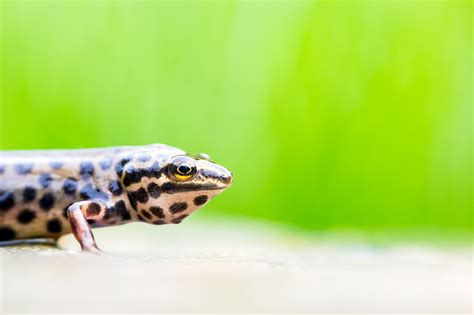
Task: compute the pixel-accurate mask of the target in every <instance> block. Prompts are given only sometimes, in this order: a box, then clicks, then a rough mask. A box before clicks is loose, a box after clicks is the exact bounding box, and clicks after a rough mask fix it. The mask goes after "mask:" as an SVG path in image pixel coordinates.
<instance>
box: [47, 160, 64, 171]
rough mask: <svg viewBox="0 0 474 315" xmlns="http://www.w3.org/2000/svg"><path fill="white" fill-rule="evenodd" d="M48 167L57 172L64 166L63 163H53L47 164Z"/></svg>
mask: <svg viewBox="0 0 474 315" xmlns="http://www.w3.org/2000/svg"><path fill="white" fill-rule="evenodd" d="M49 166H51V168H52V169H53V170H59V169H61V168H62V167H63V166H64V163H63V162H58V161H55V162H51V163H49Z"/></svg>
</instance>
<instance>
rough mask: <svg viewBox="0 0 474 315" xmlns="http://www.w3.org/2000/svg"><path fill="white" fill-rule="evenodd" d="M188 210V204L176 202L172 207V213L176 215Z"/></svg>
mask: <svg viewBox="0 0 474 315" xmlns="http://www.w3.org/2000/svg"><path fill="white" fill-rule="evenodd" d="M187 208H188V204H187V203H186V202H175V203H173V204H172V205H171V206H170V212H171V213H173V214H175V213H178V212H182V211H184V210H186V209H187Z"/></svg>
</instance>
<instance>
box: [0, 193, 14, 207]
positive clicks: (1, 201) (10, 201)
mask: <svg viewBox="0 0 474 315" xmlns="http://www.w3.org/2000/svg"><path fill="white" fill-rule="evenodd" d="M14 205H15V198H14V197H13V194H12V193H11V192H9V191H5V192H3V193H2V192H0V210H3V211H7V210H10V209H11V208H12V207H13V206H14Z"/></svg>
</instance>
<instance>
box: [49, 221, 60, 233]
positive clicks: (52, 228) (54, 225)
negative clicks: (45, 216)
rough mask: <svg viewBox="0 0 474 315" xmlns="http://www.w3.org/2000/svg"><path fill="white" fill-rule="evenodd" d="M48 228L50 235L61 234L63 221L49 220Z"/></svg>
mask: <svg viewBox="0 0 474 315" xmlns="http://www.w3.org/2000/svg"><path fill="white" fill-rule="evenodd" d="M46 227H47V229H48V232H50V233H59V232H61V230H62V227H61V221H60V220H59V219H51V220H49V221H48V224H47V225H46Z"/></svg>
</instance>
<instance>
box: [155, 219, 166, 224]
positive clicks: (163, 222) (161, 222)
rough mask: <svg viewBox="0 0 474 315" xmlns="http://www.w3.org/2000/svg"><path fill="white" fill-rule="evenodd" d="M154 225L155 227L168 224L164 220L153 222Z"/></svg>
mask: <svg viewBox="0 0 474 315" xmlns="http://www.w3.org/2000/svg"><path fill="white" fill-rule="evenodd" d="M153 224H155V225H163V224H166V222H165V221H164V220H156V221H154V222H153Z"/></svg>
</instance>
